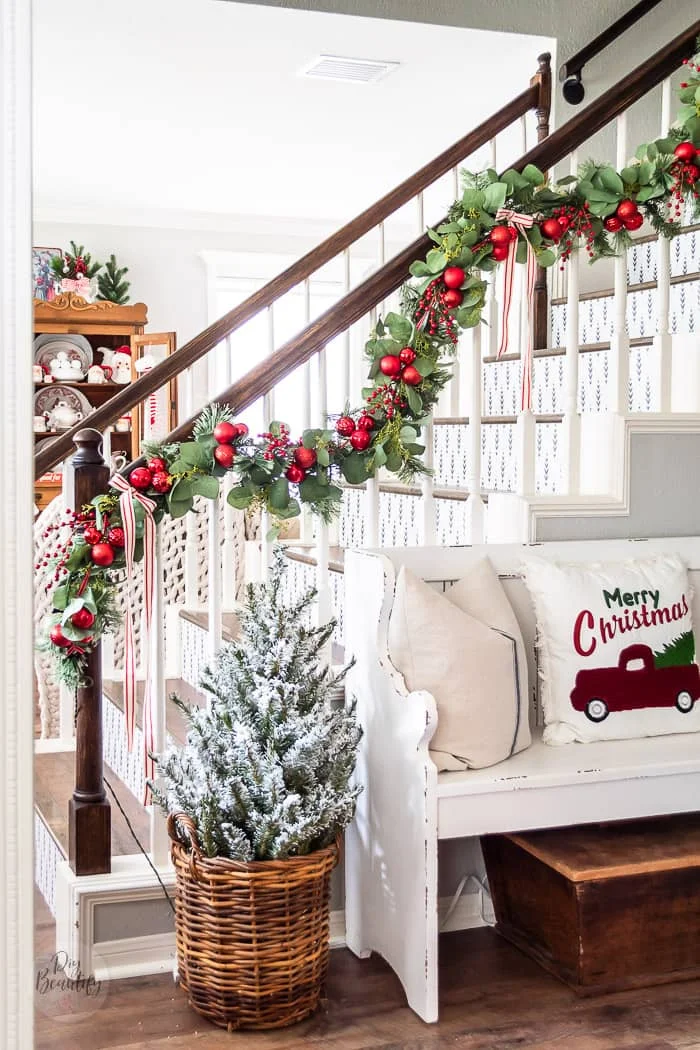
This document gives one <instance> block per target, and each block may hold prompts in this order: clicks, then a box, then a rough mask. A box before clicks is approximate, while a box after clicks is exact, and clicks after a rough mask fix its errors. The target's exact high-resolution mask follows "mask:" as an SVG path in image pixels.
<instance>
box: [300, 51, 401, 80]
mask: <svg viewBox="0 0 700 1050" xmlns="http://www.w3.org/2000/svg"><path fill="white" fill-rule="evenodd" d="M398 65H399V63H398V62H378V61H376V60H375V59H372V58H341V57H340V56H339V55H319V56H318V58H315V59H314V60H313V62H311V63H309V65H308V66H305V67H304V68H303V69H302V70H301V76H303V77H313V78H315V79H316V80H342V81H345V83H346V84H376V83H377V81H379V80H383V79H384V77H385V76H387V75H388V74H389V73H391V72H392V70H394V69H396V67H397V66H398Z"/></svg>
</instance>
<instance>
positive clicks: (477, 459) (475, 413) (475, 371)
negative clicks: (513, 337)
mask: <svg viewBox="0 0 700 1050" xmlns="http://www.w3.org/2000/svg"><path fill="white" fill-rule="evenodd" d="M468 362H469V368H468V378H469V395H468V396H469V401H468V405H469V456H468V460H467V462H468V474H467V488H468V489H469V498H468V500H467V508H466V514H467V530H468V531H467V536H468V539H469V543H484V542H485V539H486V535H485V533H486V529H485V523H486V505H485V503H484V500H483V498H482V494H481V415H482V405H481V402H482V379H481V327H480V326H479V325H477V327H476V328H472V329H471V332H470V338H469V356H468Z"/></svg>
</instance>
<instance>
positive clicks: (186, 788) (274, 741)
mask: <svg viewBox="0 0 700 1050" xmlns="http://www.w3.org/2000/svg"><path fill="white" fill-rule="evenodd" d="M284 566H285V558H284V556H283V554H282V553H281V552H279V551H278V552H277V554H276V557H275V561H274V565H273V568H272V570H271V575H270V581H269V583H267V584H258V585H250V586H249V587H248V588H247V593H246V600H245V604H244V607H243V610H242V612H241V617H240V622H241V629H240V636H239V638H238V640H237V641H236V642H233V643H232V644H230V645H225V646H224V647H223V649H222V651H221V653H220V654H219V656H218V658H217V660H216V663H215V664H214V666H213V667H212V668H211V669H208V670H207V671H205V674H204V677H203V681H202V685H203V687H204V689H206V690H207V692H208V693H209V694H210V696H211V703H210V706H209V708H208V709H207V708H199V707H188V706H187V705H186V704H183V703H182V702H181V701H179V700H178V699H177V698H173V699H174V700H175V702H176V703H177V706H178V707H179V708H180V710H181V711H182V712H183V714H184V716H185V719H186V721H187V723H188V726H189V728H188V732H187V739H186V742H185V744H184V746H183V747H181V748H180V747H171V748H170V749H169V750H168V751H167V752H166V753H165V755H164V756H163V757H162V758H161V759H160V761H159V763H158V767H159V768H158V780H157V781H156V783H155V784H153V785H152V788H153V795H154V799H155V801H156V803H157V804H159V805H160V806H162V808H163V809H164V810H166V812H173V813H185V814H187V815H188V816H190V817H191V818H192V819H193V821H194V822H195V824H196V826H197V831H198V835H199V839H200V842H201V844H202V847H203V850H204V852H205V854H206V855H207V856H209V857H214V856H219V857H229V858H231V859H234V860H242V861H250V860H269V859H273V858H276V859H284V858H287V857H294V856H303V855H305V854H308V853H311V852H313V851H314V850H316V849H321V848H323V847H325V846H328V845H329V844H330V843H331V842H333V840H334V839H335V838H336V837H337V835H338V834H339V833H340V832H341V831H342V830H343V828H345V827H346V826H347V824H349V822H350V821H351V820H352V817H353V814H354V810H355V800H356V798H357V795H358V794H359V791H360V788H358V787H355V786H352V785H351V777H352V773H353V769H354V766H355V761H356V755H357V746H358V743H359V740H360V736H361V730H360V728H359V726H358V723H357V720H356V718H355V714H354V709H353V707H352V706H348V708H347V710H346V709H344V708H343V707H342V706H337V705H333V704H332V702H331V696H332V692H333V690H334V688H335V687H336V686H337V685H338V684H339V683H340V682H341V681H342V679H343V677H344V675H345V671H342V672H341V673H340V674H333V673H332V672H331V671H330V670H329V669H328V668H327V667H326V666H324V653H325V649H326V646H327V645H328V643H329V641H330V637H331V633H332V631H333V628H334V626H335V622H334V621H331V622H330V623H328V624H324V625H323V626H321V627H310V626H307V622H308V617H309V614H310V612H311V609H312V606H313V603H314V601H315V598H316V592H315V591H314V590H310V591H307V592H306V593H305V594H303V595H302V596H301V598H299V599H297V600H296V601H294V602H293V603H292V604H290V605H287V604H285V602H284V600H283V581H284V571H285V569H284ZM346 670H347V669H346Z"/></svg>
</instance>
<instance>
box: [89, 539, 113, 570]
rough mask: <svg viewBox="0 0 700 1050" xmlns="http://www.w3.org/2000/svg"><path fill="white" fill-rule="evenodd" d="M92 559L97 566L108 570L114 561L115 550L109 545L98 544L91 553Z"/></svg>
mask: <svg viewBox="0 0 700 1050" xmlns="http://www.w3.org/2000/svg"><path fill="white" fill-rule="evenodd" d="M90 557H91V558H92V560H93V561H94V563H95V565H100V566H101V567H102V568H103V569H106V568H107V566H108V565H111V564H112V562H113V561H114V550H113V548H112V547H111V546H110V544H109V543H96V544H95V546H94V547H93V548H92V550H91V551H90Z"/></svg>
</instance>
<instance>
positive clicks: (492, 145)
mask: <svg viewBox="0 0 700 1050" xmlns="http://www.w3.org/2000/svg"><path fill="white" fill-rule="evenodd" d="M489 164H490V166H491V167H492V168H494V169H495V170H496V171H498V164H497V163H496V139H495V138H492V139H490V140H489Z"/></svg>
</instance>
